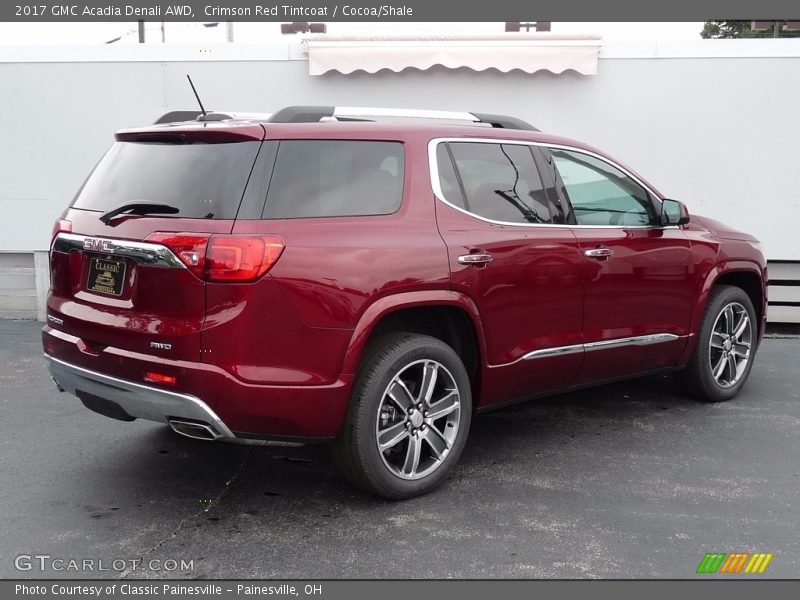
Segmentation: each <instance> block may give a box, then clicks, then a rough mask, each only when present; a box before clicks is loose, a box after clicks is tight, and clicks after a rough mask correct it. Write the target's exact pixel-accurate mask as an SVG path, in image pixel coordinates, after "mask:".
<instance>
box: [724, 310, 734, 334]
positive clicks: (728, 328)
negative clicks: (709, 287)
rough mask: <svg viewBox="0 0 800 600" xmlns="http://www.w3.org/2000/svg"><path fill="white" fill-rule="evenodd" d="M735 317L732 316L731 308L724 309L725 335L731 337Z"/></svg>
mask: <svg viewBox="0 0 800 600" xmlns="http://www.w3.org/2000/svg"><path fill="white" fill-rule="evenodd" d="M735 318H736V317H735V316H734V314H733V307H732V306H730V305H728V306H726V307H725V333H727V334H728V335H731V334H732V333H733V321H734V319H735Z"/></svg>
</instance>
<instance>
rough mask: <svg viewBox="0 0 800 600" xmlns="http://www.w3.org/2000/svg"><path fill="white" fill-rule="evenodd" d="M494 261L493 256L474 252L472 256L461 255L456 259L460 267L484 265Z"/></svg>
mask: <svg viewBox="0 0 800 600" xmlns="http://www.w3.org/2000/svg"><path fill="white" fill-rule="evenodd" d="M493 260H494V256H492V255H491V254H489V253H487V252H476V253H474V254H462V255H461V256H459V257H458V264H460V265H486V264H488V263H490V262H492V261H493Z"/></svg>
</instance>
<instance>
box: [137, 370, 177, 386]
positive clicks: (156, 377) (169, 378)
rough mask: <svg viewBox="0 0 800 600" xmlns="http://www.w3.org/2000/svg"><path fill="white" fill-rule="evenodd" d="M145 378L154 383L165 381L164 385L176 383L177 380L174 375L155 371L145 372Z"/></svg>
mask: <svg viewBox="0 0 800 600" xmlns="http://www.w3.org/2000/svg"><path fill="white" fill-rule="evenodd" d="M144 380H145V381H149V382H152V383H163V384H164V385H175V381H176V380H175V377H174V376H173V375H164V374H163V373H156V372H155V371H147V373H145V374H144Z"/></svg>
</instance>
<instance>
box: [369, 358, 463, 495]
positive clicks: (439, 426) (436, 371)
mask: <svg viewBox="0 0 800 600" xmlns="http://www.w3.org/2000/svg"><path fill="white" fill-rule="evenodd" d="M460 421H461V397H460V394H459V390H458V386H457V384H456V382H455V379H454V378H453V375H452V374H451V373H450V371H448V370H447V368H446V367H445V366H444V365H442V364H441V363H440V362H437V361H435V360H418V361H415V362H412V363H410V364H408V365H406V366H405V367H403V368H402V369H401V370H400V371H399V372H398V373H397V374H396V375H395V376H394V377H393V378H392V380H391V381H390V382H389V385H388V386H387V387H386V390H385V391H384V393H383V397H382V398H381V403H380V405H379V407H378V415H377V422H376V426H375V432H376V441H377V445H378V452H379V454H380V455H381V459H382V460H383V463H384V465H386V467H387V468H388V469H389V470H390V471H391V472H392V473H393V474H394V475H396V476H397V477H400V478H402V479H410V480H413V479H421V478H422V477H425V476H426V475H429V474H431V473H432V472H434V471H435V470H436V469H437V468H439V466H441V464H442V463H443V462H444V460H445V458H446V457H447V455H448V453H449V452H450V449H451V448H452V447H453V443H454V442H455V439H456V436H457V435H458V428H459V423H460Z"/></svg>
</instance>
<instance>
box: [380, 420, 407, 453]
mask: <svg viewBox="0 0 800 600" xmlns="http://www.w3.org/2000/svg"><path fill="white" fill-rule="evenodd" d="M407 437H408V429H406V424H405V421H400V422H399V423H396V424H394V425H392V426H391V427H387V428H386V429H384V430H383V431H381V432H379V433H378V447H379V448H380V450H381V452H383V451H384V450H388V449H389V448H394V447H395V446H396V445H397V444H399V443H400V442H402V441H403V440H404V439H406V438H407Z"/></svg>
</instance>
